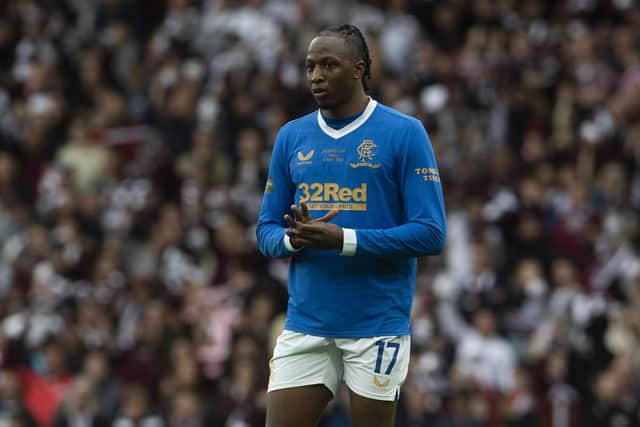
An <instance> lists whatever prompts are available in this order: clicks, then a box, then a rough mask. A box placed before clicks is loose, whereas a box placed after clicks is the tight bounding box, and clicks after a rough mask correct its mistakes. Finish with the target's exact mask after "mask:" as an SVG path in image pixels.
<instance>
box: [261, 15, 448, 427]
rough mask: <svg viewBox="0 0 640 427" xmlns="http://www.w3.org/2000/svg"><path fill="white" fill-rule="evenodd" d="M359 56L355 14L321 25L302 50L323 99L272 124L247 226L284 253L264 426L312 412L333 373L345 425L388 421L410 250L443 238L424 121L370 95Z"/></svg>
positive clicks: (405, 330)
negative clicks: (282, 301) (345, 408)
mask: <svg viewBox="0 0 640 427" xmlns="http://www.w3.org/2000/svg"><path fill="white" fill-rule="evenodd" d="M370 65H371V60H370V58H369V50H368V47H367V43H366V41H365V39H364V37H363V36H362V34H361V32H360V31H359V30H358V29H357V28H356V27H354V26H351V25H342V26H337V27H331V28H329V29H326V30H324V31H322V32H320V33H319V34H318V35H317V36H316V37H315V38H314V39H313V40H312V41H311V43H310V45H309V48H308V51H307V57H306V76H307V81H308V83H309V86H310V89H311V93H312V94H313V97H314V98H315V100H316V102H317V104H318V106H319V107H320V108H319V110H318V111H316V112H313V113H311V114H308V115H306V116H303V117H301V118H298V119H296V120H293V121H292V122H290V123H288V124H286V125H285V126H283V127H282V129H280V131H279V133H278V135H277V137H276V142H275V146H274V148H273V155H272V158H271V164H270V168H269V177H268V180H267V183H266V187H265V194H264V197H263V201H262V208H261V211H260V218H259V221H258V227H257V231H256V234H257V237H258V243H259V246H260V250H261V252H262V253H263V254H264V255H265V256H267V257H273V258H284V257H291V266H290V269H289V285H288V286H289V303H288V309H287V319H286V323H285V327H284V331H283V333H282V334H281V335H280V336H279V337H278V340H277V344H276V347H275V349H274V354H273V358H272V359H271V362H270V367H271V376H270V380H269V388H268V397H267V427H313V426H315V425H316V424H317V422H318V420H319V418H320V416H321V414H322V412H323V410H324V408H325V407H326V405H327V403H328V402H329V401H330V400H331V398H332V397H333V395H335V393H336V390H337V389H338V385H339V383H340V381H341V380H344V382H345V383H346V385H347V387H348V388H349V394H350V408H351V418H352V425H353V426H354V427H376V426H380V427H391V426H393V425H394V419H395V411H396V402H397V399H398V395H399V389H400V386H401V385H402V383H403V381H404V380H405V378H406V375H407V369H408V365H409V352H410V338H409V334H410V330H409V322H410V312H411V304H412V300H413V293H414V286H415V276H416V257H418V256H421V255H428V254H437V253H439V252H441V250H442V247H443V245H444V240H445V234H446V226H445V209H444V201H443V195H442V188H441V184H440V176H439V174H438V167H437V165H436V160H435V158H434V155H433V150H432V147H431V142H430V141H429V137H428V136H427V133H426V131H425V129H424V127H423V126H422V124H421V122H419V121H418V120H416V119H415V118H412V117H409V116H407V115H405V114H402V113H400V112H398V111H396V110H393V109H392V108H389V107H386V106H384V105H381V104H379V103H378V102H376V101H375V100H374V99H372V98H370V97H369V96H368V95H367V92H366V90H367V86H366V80H367V79H368V78H370V71H369V69H370ZM289 213H290V214H289ZM313 217H315V218H316V219H313Z"/></svg>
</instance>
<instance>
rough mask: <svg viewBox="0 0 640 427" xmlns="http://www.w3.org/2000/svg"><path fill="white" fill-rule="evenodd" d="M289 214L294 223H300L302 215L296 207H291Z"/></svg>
mask: <svg viewBox="0 0 640 427" xmlns="http://www.w3.org/2000/svg"><path fill="white" fill-rule="evenodd" d="M291 212H293V217H294V218H295V220H296V221H302V214H301V213H300V210H299V209H298V207H297V206H296V205H291Z"/></svg>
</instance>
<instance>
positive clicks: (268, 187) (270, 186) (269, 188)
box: [264, 178, 273, 194]
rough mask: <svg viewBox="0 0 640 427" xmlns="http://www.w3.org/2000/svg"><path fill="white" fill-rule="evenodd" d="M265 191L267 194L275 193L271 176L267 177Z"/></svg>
mask: <svg viewBox="0 0 640 427" xmlns="http://www.w3.org/2000/svg"><path fill="white" fill-rule="evenodd" d="M264 192H265V193H266V194H271V193H273V179H271V178H269V179H267V184H266V185H265V186H264Z"/></svg>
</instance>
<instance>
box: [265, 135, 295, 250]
mask: <svg viewBox="0 0 640 427" xmlns="http://www.w3.org/2000/svg"><path fill="white" fill-rule="evenodd" d="M294 198H295V187H294V185H293V183H292V182H291V177H290V175H289V159H288V151H287V148H286V141H285V138H284V129H281V130H280V132H278V136H277V137H276V142H275V145H274V147H273V153H272V154H271V164H270V165H269V177H268V179H267V184H266V186H265V190H264V196H263V198H262V206H261V208H260V216H259V218H258V226H257V228H256V237H257V238H258V246H259V248H260V252H262V254H263V255H264V256H267V257H270V258H286V257H288V256H290V255H291V254H293V253H295V252H297V251H298V249H295V248H294V247H293V246H292V245H291V243H290V241H289V238H288V236H287V237H286V235H285V229H286V227H287V223H286V221H285V220H284V216H283V215H284V213H285V212H288V211H289V210H290V206H291V204H292V203H293V201H294Z"/></svg>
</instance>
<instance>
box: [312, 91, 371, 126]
mask: <svg viewBox="0 0 640 427" xmlns="http://www.w3.org/2000/svg"><path fill="white" fill-rule="evenodd" d="M369 101H370V98H369V96H368V95H367V94H366V93H364V92H361V93H358V94H357V95H355V96H354V97H353V98H351V100H350V101H349V102H347V103H346V104H343V105H339V106H337V107H336V108H332V109H322V110H321V112H322V115H323V116H325V117H326V118H328V119H331V120H342V119H346V118H348V117H352V116H355V115H356V114H358V113H361V112H363V111H364V109H365V108H367V105H368V104H369Z"/></svg>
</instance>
